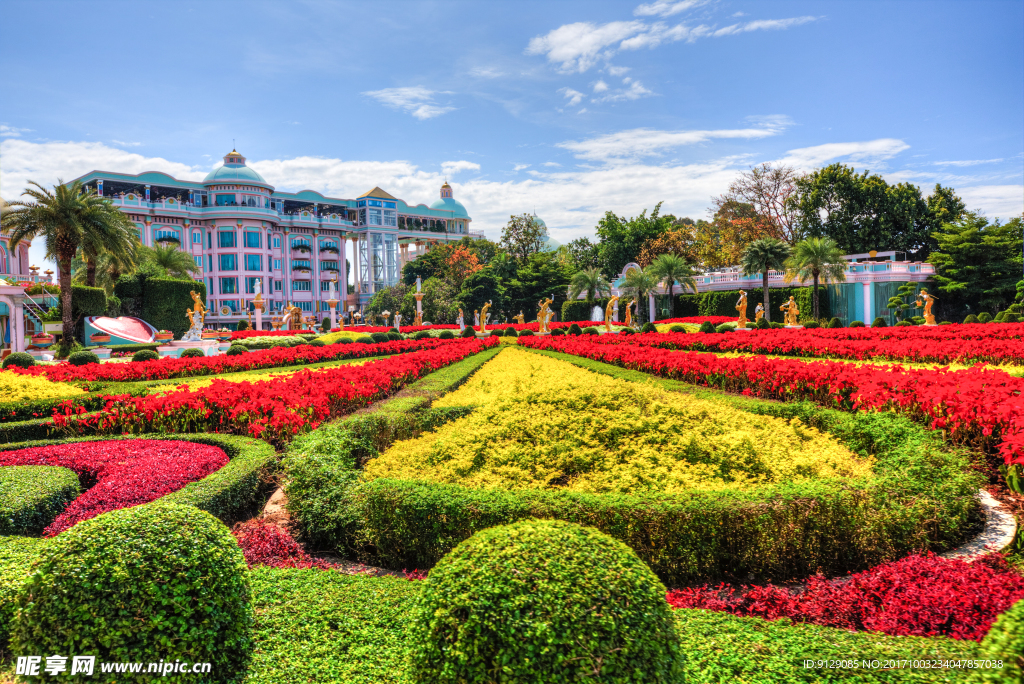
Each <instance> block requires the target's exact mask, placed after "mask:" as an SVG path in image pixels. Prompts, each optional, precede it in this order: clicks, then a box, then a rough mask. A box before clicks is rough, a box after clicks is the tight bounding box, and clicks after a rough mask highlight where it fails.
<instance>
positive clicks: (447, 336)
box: [437, 330, 455, 340]
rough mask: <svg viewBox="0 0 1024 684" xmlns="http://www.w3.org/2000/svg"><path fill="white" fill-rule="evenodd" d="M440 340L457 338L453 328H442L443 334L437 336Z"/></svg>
mask: <svg viewBox="0 0 1024 684" xmlns="http://www.w3.org/2000/svg"><path fill="white" fill-rule="evenodd" d="M437 339H439V340H453V339H455V333H453V332H452V331H451V330H442V331H441V334H440V335H438V336H437Z"/></svg>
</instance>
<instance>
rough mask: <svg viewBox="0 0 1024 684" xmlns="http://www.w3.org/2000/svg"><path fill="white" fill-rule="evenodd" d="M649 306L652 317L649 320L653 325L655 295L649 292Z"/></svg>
mask: <svg viewBox="0 0 1024 684" xmlns="http://www.w3.org/2000/svg"><path fill="white" fill-rule="evenodd" d="M647 305H648V308H649V309H650V313H651V317H650V318H649V319H648V320H650V322H651V323H654V293H653V292H649V293H648V294H647Z"/></svg>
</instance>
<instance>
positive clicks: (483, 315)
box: [480, 300, 491, 333]
mask: <svg viewBox="0 0 1024 684" xmlns="http://www.w3.org/2000/svg"><path fill="white" fill-rule="evenodd" d="M490 308H491V301H490V300H487V303H486V304H484V307H483V308H482V309H480V332H482V333H484V332H487V310H488V309H490Z"/></svg>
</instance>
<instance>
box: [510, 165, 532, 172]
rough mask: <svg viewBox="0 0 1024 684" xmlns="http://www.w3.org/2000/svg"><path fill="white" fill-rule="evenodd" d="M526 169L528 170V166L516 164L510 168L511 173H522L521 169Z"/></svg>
mask: <svg viewBox="0 0 1024 684" xmlns="http://www.w3.org/2000/svg"><path fill="white" fill-rule="evenodd" d="M528 168H530V165H529V164H516V165H515V166H514V167H512V170H513V171H522V170H523V169H528Z"/></svg>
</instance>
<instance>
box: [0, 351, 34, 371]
mask: <svg viewBox="0 0 1024 684" xmlns="http://www.w3.org/2000/svg"><path fill="white" fill-rule="evenodd" d="M34 365H36V360H35V359H33V358H32V355H31V354H29V353H26V352H14V353H13V354H8V355H7V358H5V359H4V362H3V364H2V367H3V368H7V367H8V366H17V367H18V368H31V367H32V366H34Z"/></svg>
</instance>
